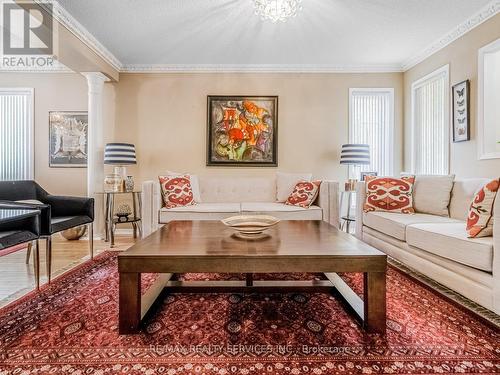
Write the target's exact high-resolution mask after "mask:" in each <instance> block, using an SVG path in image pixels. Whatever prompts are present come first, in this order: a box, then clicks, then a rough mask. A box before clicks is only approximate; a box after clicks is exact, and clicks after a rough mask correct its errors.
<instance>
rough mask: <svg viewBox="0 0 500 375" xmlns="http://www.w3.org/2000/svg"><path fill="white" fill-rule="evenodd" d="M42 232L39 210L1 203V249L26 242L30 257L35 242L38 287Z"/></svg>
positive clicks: (35, 267) (37, 285)
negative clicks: (39, 239)
mask: <svg viewBox="0 0 500 375" xmlns="http://www.w3.org/2000/svg"><path fill="white" fill-rule="evenodd" d="M40 232H41V230H40V211H39V210H32V209H25V208H24V207H20V206H17V205H12V204H10V203H9V204H1V203H0V251H1V250H3V249H8V248H11V247H13V246H16V245H20V244H25V243H26V244H27V249H28V255H27V256H28V258H29V253H30V252H31V248H32V247H33V243H34V244H35V252H34V259H33V264H34V269H35V286H36V289H39V287H40V267H39V266H40V257H39V253H38V238H39V237H40Z"/></svg>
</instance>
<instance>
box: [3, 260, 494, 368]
mask: <svg viewBox="0 0 500 375" xmlns="http://www.w3.org/2000/svg"><path fill="white" fill-rule="evenodd" d="M183 277H184V278H186V279H194V278H198V279H199V278H206V277H208V275H203V274H202V275H199V274H188V275H184V276H183ZM211 277H213V278H218V279H223V278H231V277H239V276H238V275H236V276H235V275H212V276H211ZM268 277H269V278H275V277H278V278H284V277H291V278H314V277H317V276H315V275H296V274H295V275H290V276H287V275H268ZM343 277H344V279H345V280H346V281H347V282H348V283H349V284H351V285H352V286H354V287H355V289H356V290H362V288H361V283H362V281H361V280H362V278H361V277H360V276H359V275H357V274H347V275H343ZM387 277H388V280H387V281H388V284H387V286H388V292H387V293H388V294H387V299H388V302H387V303H388V322H387V325H388V330H387V334H386V335H385V336H381V335H369V334H365V333H364V332H363V330H362V329H361V328H360V326H359V325H358V324H357V323H356V321H355V320H353V319H352V318H351V317H350V316H349V315H348V314H347V313H346V312H345V311H344V308H343V307H342V305H341V304H340V302H339V301H338V300H336V299H335V298H334V297H332V296H330V295H328V294H320V293H311V294H307V293H290V294H229V293H228V294H203V295H201V294H199V295H197V294H173V295H166V296H165V298H164V299H163V300H162V301H160V303H159V306H158V309H157V310H156V313H155V314H152V315H151V316H150V317H149V318H148V319H147V321H146V322H145V328H144V331H143V333H141V334H138V335H129V336H120V335H119V334H118V331H117V311H118V308H117V307H118V305H117V302H118V301H117V295H118V293H117V291H118V274H117V259H116V255H115V254H113V253H105V254H103V255H102V256H100V257H98V258H97V259H95V260H94V261H92V262H88V263H85V264H84V265H82V266H79V267H78V268H76V269H74V270H73V271H71V272H70V273H68V274H66V275H63V276H62V277H60V278H58V279H57V280H55V281H54V282H53V284H51V285H50V286H48V287H46V288H44V289H42V291H41V292H40V293H38V294H36V293H32V294H30V295H28V296H26V297H24V298H23V299H21V300H19V301H17V302H14V303H13V304H11V305H10V306H7V307H5V308H3V309H1V310H0V374H11V373H12V374H49V373H52V374H73V375H78V374H94V375H99V374H145V375H148V374H167V375H176V374H207V375H213V374H220V375H225V374H228V375H229V374H243V375H247V374H280V375H281V374H296V375H299V374H361V373H363V374H376V373H390V374H396V373H398V374H429V373H498V372H500V348H499V343H500V332H499V330H498V329H495V328H493V327H491V326H489V325H487V324H485V323H483V322H482V321H481V320H479V319H478V318H476V317H475V315H473V314H472V313H470V312H467V311H466V310H464V309H462V308H460V307H457V306H456V305H455V304H453V303H450V302H448V301H447V300H445V299H444V298H443V297H441V296H439V295H438V294H436V293H434V292H432V291H431V290H429V289H427V288H426V287H424V286H422V285H420V284H419V283H416V282H415V281H413V280H412V279H410V278H409V277H407V276H405V275H404V274H403V273H401V272H399V271H398V270H396V269H394V268H390V269H389V272H388V276H387ZM154 278H155V276H154V275H145V277H144V278H143V287H144V288H147V286H148V285H150V284H151V282H152V280H153V279H154Z"/></svg>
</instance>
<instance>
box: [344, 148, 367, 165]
mask: <svg viewBox="0 0 500 375" xmlns="http://www.w3.org/2000/svg"><path fill="white" fill-rule="evenodd" d="M340 164H351V165H361V164H370V146H369V145H364V144H356V143H349V144H345V145H342V151H341V153H340Z"/></svg>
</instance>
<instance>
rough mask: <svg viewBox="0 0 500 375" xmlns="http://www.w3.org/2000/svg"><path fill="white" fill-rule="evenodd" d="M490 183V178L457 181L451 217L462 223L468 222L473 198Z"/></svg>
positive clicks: (451, 206) (451, 205) (451, 202)
mask: <svg viewBox="0 0 500 375" xmlns="http://www.w3.org/2000/svg"><path fill="white" fill-rule="evenodd" d="M489 181H490V179H488V178H469V179H464V180H455V182H454V183H453V190H452V191H451V200H450V217H451V218H453V219H458V220H462V221H465V220H467V214H468V213H469V208H470V202H472V198H474V195H475V194H476V193H477V191H478V190H479V189H481V188H482V187H483V186H484V185H485V184H487V183H488V182H489Z"/></svg>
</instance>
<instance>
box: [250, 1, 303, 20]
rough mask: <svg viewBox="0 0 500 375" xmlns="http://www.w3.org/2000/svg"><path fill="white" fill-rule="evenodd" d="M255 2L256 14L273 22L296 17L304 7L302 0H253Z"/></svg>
mask: <svg viewBox="0 0 500 375" xmlns="http://www.w3.org/2000/svg"><path fill="white" fill-rule="evenodd" d="M253 1H254V4H255V14H257V15H259V16H260V17H261V18H262V19H263V20H266V19H269V20H271V21H272V22H276V21H282V22H285V21H286V20H287V19H288V18H290V17H295V16H296V15H297V12H298V11H299V10H301V9H302V7H301V6H300V3H301V2H302V0H253Z"/></svg>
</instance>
